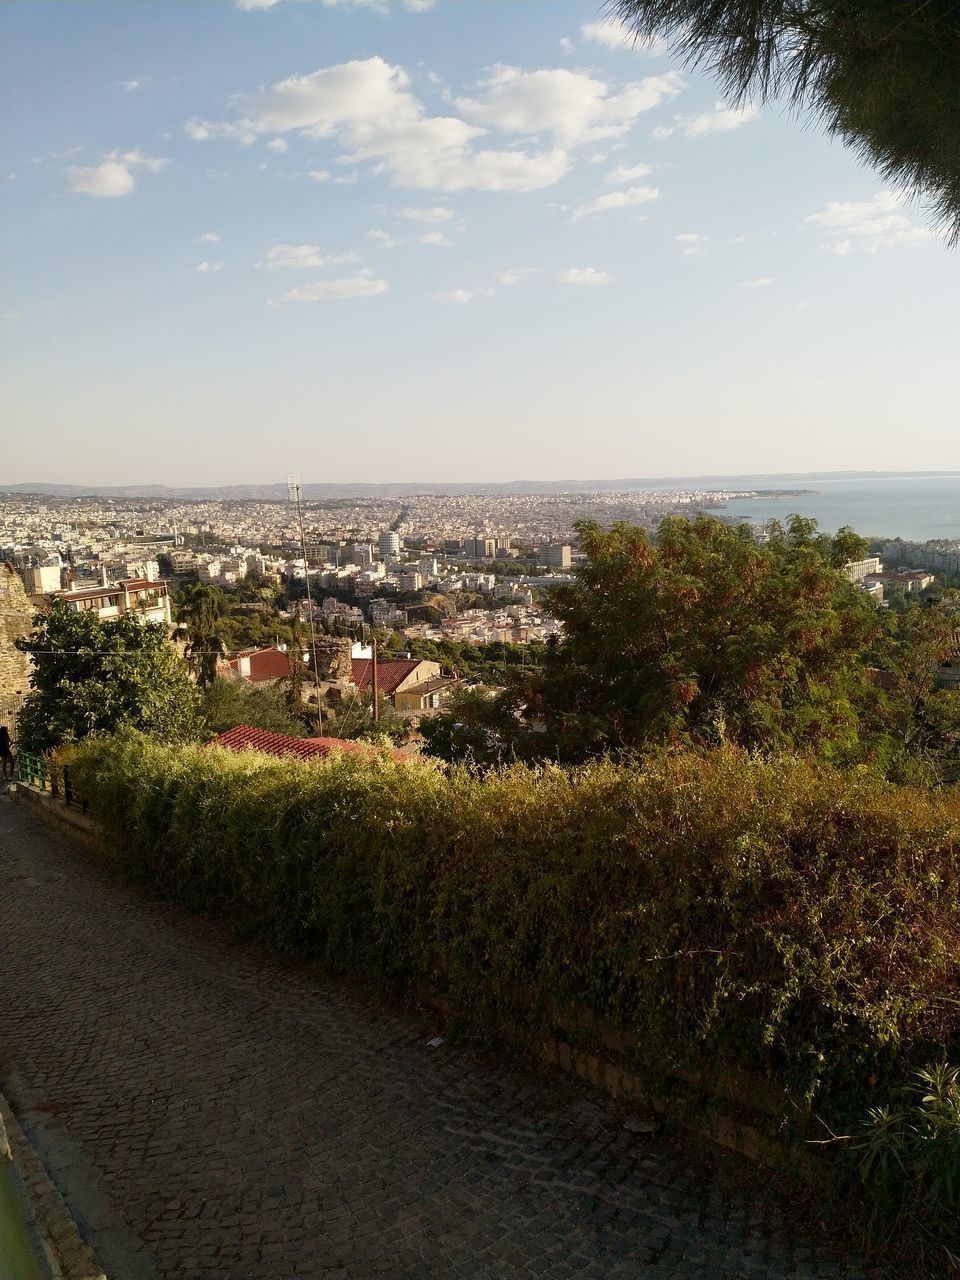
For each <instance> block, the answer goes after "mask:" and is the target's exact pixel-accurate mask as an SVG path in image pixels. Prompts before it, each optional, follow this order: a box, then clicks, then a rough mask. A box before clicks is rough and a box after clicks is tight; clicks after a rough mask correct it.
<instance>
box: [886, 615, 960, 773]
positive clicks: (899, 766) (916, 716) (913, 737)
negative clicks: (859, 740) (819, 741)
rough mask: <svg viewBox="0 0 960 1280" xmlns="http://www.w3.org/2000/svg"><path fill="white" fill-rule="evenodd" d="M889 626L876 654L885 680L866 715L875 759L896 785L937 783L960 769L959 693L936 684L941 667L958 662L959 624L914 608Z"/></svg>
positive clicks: (894, 618)
mask: <svg viewBox="0 0 960 1280" xmlns="http://www.w3.org/2000/svg"><path fill="white" fill-rule="evenodd" d="M886 620H887V623H888V631H887V634H886V635H884V636H882V637H881V638H880V639H879V640H878V641H877V643H876V644H875V645H874V647H873V650H872V657H873V659H874V661H875V662H876V663H877V664H878V667H879V669H880V673H881V674H882V678H881V679H878V680H877V687H876V688H875V689H874V690H873V691H872V697H871V698H870V701H869V704H868V706H867V707H866V708H865V713H864V723H865V726H866V729H867V731H868V732H870V733H871V734H872V741H871V749H872V753H873V754H874V756H875V757H876V758H877V759H878V760H880V761H881V762H882V763H883V766H884V768H885V770H886V772H887V773H888V774H889V775H891V776H893V777H894V778H895V779H896V780H897V781H903V782H912V781H930V780H931V779H932V780H934V781H937V780H939V778H940V777H942V775H943V774H944V773H945V772H946V771H948V770H949V771H955V770H956V768H957V765H958V763H960V691H958V690H956V689H942V688H939V687H938V685H937V679H936V672H937V668H938V667H940V666H941V665H942V664H944V663H947V662H955V661H956V654H957V619H956V617H954V616H953V615H952V614H951V613H950V612H949V611H948V610H946V609H941V608H938V607H936V606H929V605H927V606H918V605H910V606H908V607H906V609H905V612H903V613H901V614H900V615H896V614H888V615H887V618H886Z"/></svg>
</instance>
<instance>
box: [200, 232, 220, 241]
mask: <svg viewBox="0 0 960 1280" xmlns="http://www.w3.org/2000/svg"><path fill="white" fill-rule="evenodd" d="M197 240H199V241H200V243H201V244H219V243H220V236H219V235H218V234H217V232H216V231H205V232H204V233H203V235H202V236H197Z"/></svg>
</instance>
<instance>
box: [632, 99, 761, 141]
mask: <svg viewBox="0 0 960 1280" xmlns="http://www.w3.org/2000/svg"><path fill="white" fill-rule="evenodd" d="M757 113H758V108H757V107H755V106H754V105H753V104H752V103H747V104H746V105H744V106H742V107H728V106H726V105H725V104H724V103H722V102H718V103H717V105H716V106H715V107H714V109H713V110H712V111H703V112H701V114H700V115H697V116H676V117H675V122H674V124H673V125H670V126H665V125H661V126H660V127H659V128H657V129H654V130H653V132H652V134H651V135H650V136H651V137H653V138H669V137H671V136H672V135H673V134H674V133H680V134H682V135H683V136H684V137H685V138H702V137H703V136H704V135H705V134H708V133H729V132H730V130H731V129H739V128H740V126H741V125H744V124H747V123H748V121H750V120H752V119H753V118H754V116H756V115H757Z"/></svg>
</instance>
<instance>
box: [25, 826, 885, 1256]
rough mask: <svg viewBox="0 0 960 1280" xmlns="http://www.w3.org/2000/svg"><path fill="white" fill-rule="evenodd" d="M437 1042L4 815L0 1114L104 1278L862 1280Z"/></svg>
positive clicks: (570, 1110)
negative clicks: (15, 1129) (40, 1164)
mask: <svg viewBox="0 0 960 1280" xmlns="http://www.w3.org/2000/svg"><path fill="white" fill-rule="evenodd" d="M429 1037H430V1029H429V1028H425V1027H424V1025H423V1024H422V1022H420V1021H418V1020H417V1019H416V1018H414V1017H409V1016H407V1015H406V1014H404V1015H398V1014H396V1013H390V1012H387V1013H385V1012H384V1011H383V1009H381V1008H379V1007H378V1006H376V1005H375V1004H374V1003H372V1002H370V1001H369V1000H368V999H366V998H365V997H364V996H363V995H362V994H360V993H358V991H357V989H356V988H355V987H354V986H353V985H352V984H350V983H344V982H339V981H335V980H331V979H325V978H323V977H322V976H321V977H318V976H317V975H316V974H315V973H312V972H307V971H305V970H302V969H301V970H296V971H291V970H289V969H285V968H283V967H281V966H280V965H278V964H277V963H275V962H274V961H272V960H271V959H269V958H268V957H266V956H265V955H264V954H263V953H262V952H261V951H260V950H259V949H257V948H254V947H244V946H238V945H235V944H234V943H233V942H232V941H231V939H230V938H229V935H228V934H227V932H226V931H225V930H223V929H222V928H220V927H219V926H214V925H211V924H209V923H206V922H203V921H200V920H197V919H195V918H192V917H188V916H185V915H183V914H182V913H181V912H179V911H178V910H176V909H174V908H170V907H166V906H163V905H160V904H157V903H155V902H152V901H149V900H147V899H144V898H143V897H141V896H140V895H139V894H138V893H137V892H136V891H134V890H133V889H131V888H130V887H129V886H127V885H125V884H124V883H122V882H121V881H120V880H119V879H117V878H116V877H115V876H114V875H113V874H112V873H110V872H108V871H106V870H104V869H102V868H100V867H98V865H97V863H96V862H95V861H94V859H93V858H92V857H91V856H90V855H89V854H87V853H86V852H85V851H84V850H83V849H82V847H80V846H78V845H76V844H74V843H73V842H72V840H71V839H70V838H69V837H68V836H66V835H60V834H59V833H56V832H54V831H52V830H50V829H49V828H47V827H46V826H45V825H43V824H42V823H41V821H40V819H38V818H35V817H34V816H33V815H31V814H29V813H27V812H25V811H23V810H21V809H20V808H19V807H18V806H17V805H15V804H13V803H9V802H8V803H3V804H0V1089H3V1091H4V1092H6V1093H7V1095H8V1097H9V1098H10V1100H11V1101H12V1103H13V1105H14V1106H15V1108H16V1109H17V1111H18V1112H19V1115H20V1118H21V1122H22V1123H23V1125H24V1128H25V1129H26V1130H27V1132H28V1134H29V1136H30V1137H31V1139H32V1140H33V1142H34V1144H35V1146H36V1147H37V1149H38V1151H39V1153H40V1155H41V1156H42V1157H43V1158H44V1161H45V1163H46V1164H47V1166H48V1168H49V1169H50V1171H51V1173H52V1176H53V1177H54V1179H55V1181H56V1182H57V1183H58V1185H59V1186H60V1189H61V1191H62V1192H63V1193H64V1195H65V1197H66V1199H67V1201H68V1203H69V1204H70V1205H71V1207H72V1208H73V1210H74V1213H75V1215H76V1217H77V1219H78V1221H79V1222H80V1225H81V1229H82V1231H83V1232H84V1234H85V1235H86V1237H87V1238H88V1240H89V1242H90V1243H91V1244H92V1245H93V1246H94V1248H95V1249H96V1250H97V1251H98V1253H99V1256H100V1260H101V1262H102V1264H103V1265H104V1267H105V1269H106V1270H107V1273H108V1276H109V1277H110V1280H172V1277H178V1278H181V1277H182V1278H184V1280H208V1278H209V1280H213V1278H214V1277H217V1278H220V1277H227V1278H229V1280H246V1278H248V1277H256V1278H257V1280H287V1277H303V1276H306V1277H317V1278H318V1280H319V1278H321V1277H322V1278H324V1280H334V1278H335V1277H336V1278H343V1280H347V1278H348V1277H349V1278H350V1280H353V1278H356V1280H367V1277H374V1276H386V1277H407V1278H413V1280H446V1278H447V1277H451V1278H452V1277H464V1278H469V1280H493V1278H494V1277H496V1278H497V1280H499V1278H501V1277H503V1278H508V1277H514V1276H549V1277H556V1280H560V1278H561V1277H577V1278H581V1277H584V1278H586V1277H602V1278H603V1280H607V1278H608V1277H637V1278H638V1280H639V1278H641V1277H642V1280H724V1278H725V1277H729V1278H731V1280H732V1278H733V1277H745V1278H747V1277H749V1278H751V1280H753V1278H758V1277H769V1278H771V1280H773V1278H776V1280H781V1278H784V1277H791V1280H802V1278H807V1280H827V1277H841V1276H842V1277H846V1278H847V1280H853V1278H854V1277H855V1276H860V1275H861V1274H862V1273H861V1272H859V1271H857V1270H855V1269H854V1268H853V1267H852V1266H850V1265H848V1264H844V1263H843V1262H842V1261H840V1260H838V1258H837V1257H836V1256H835V1255H833V1254H831V1253H830V1250H829V1248H828V1247H827V1246H826V1245H825V1244H823V1243H822V1242H821V1241H820V1240H818V1239H817V1238H816V1237H814V1238H813V1239H798V1238H797V1236H796V1234H795V1233H794V1232H793V1231H792V1230H791V1229H790V1228H789V1227H788V1226H787V1225H786V1222H785V1220H784V1219H782V1218H781V1217H780V1216H779V1214H778V1213H777V1211H776V1210H775V1209H771V1208H769V1207H761V1205H762V1202H763V1201H764V1200H765V1197H762V1196H760V1195H759V1193H758V1191H757V1188H758V1186H760V1185H761V1184H762V1179H756V1178H754V1177H753V1176H752V1175H749V1174H745V1173H744V1170H743V1168H742V1167H741V1166H740V1164H739V1162H738V1161H735V1160H734V1159H732V1158H730V1159H726V1158H723V1159H719V1160H716V1161H714V1160H710V1161H707V1162H705V1161H704V1159H703V1158H702V1157H696V1156H693V1155H691V1154H690V1153H689V1152H685V1150H684V1148H682V1147H679V1146H677V1145H675V1144H673V1143H672V1142H671V1141H669V1140H668V1139H666V1138H664V1137H662V1136H654V1135H649V1134H648V1135H643V1134H639V1133H634V1132H632V1131H631V1130H630V1129H628V1128H626V1127H624V1123H623V1115H622V1114H620V1113H619V1112H618V1111H617V1109H616V1108H615V1107H614V1106H613V1105H612V1104H608V1103H607V1102H606V1101H605V1100H604V1099H602V1098H597V1097H595V1096H593V1095H592V1094H591V1093H590V1092H589V1091H587V1090H585V1089H581V1088H579V1087H577V1086H575V1085H567V1084H564V1083H559V1084H558V1083H551V1082H550V1081H545V1080H541V1079H538V1078H535V1077H531V1076H528V1075H526V1074H524V1073H523V1072H521V1071H517V1070H514V1069H511V1068H503V1067H497V1066H491V1065H490V1064H489V1063H488V1062H487V1061H486V1060H485V1059H482V1058H480V1057H478V1056H477V1055H474V1054H472V1053H469V1052H466V1051H459V1050H456V1049H452V1048H450V1047H449V1046H448V1045H442V1046H440V1047H438V1048H431V1047H430V1046H429V1044H428V1043H427V1041H428V1039H429ZM0 1270H2V1268H0Z"/></svg>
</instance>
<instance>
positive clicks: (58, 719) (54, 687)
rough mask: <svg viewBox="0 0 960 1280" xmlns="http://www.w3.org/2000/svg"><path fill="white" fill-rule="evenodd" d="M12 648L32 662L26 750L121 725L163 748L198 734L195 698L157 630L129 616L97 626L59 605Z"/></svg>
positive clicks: (92, 616) (93, 618) (23, 733)
mask: <svg viewBox="0 0 960 1280" xmlns="http://www.w3.org/2000/svg"><path fill="white" fill-rule="evenodd" d="M17 647H18V648H19V649H21V650H22V651H23V652H24V653H29V654H30V656H31V657H32V658H33V673H32V674H31V677H30V685H31V692H30V693H29V694H28V695H27V697H26V699H25V701H24V704H23V709H22V711H21V713H20V720H19V727H20V738H21V741H22V742H23V744H24V746H25V747H27V748H28V749H29V750H31V751H49V750H50V749H52V748H54V747H58V746H61V745H62V744H65V743H69V742H77V741H79V740H80V739H81V738H85V737H87V735H88V734H91V733H112V732H114V731H115V730H116V729H119V728H122V727H124V726H131V727H133V728H136V729H142V730H143V731H144V732H145V733H149V734H152V735H153V736H154V737H156V738H158V739H159V740H160V741H162V742H182V741H187V740H190V739H192V738H194V737H195V736H196V735H197V733H198V731H199V720H198V710H199V696H198V694H197V691H196V689H195V688H194V687H193V685H192V684H191V682H190V677H189V674H188V671H187V668H186V665H185V664H184V663H183V661H182V660H181V659H180V658H179V657H178V656H177V654H176V653H175V652H174V651H173V649H172V648H171V647H170V645H169V644H168V643H167V634H166V628H165V627H164V626H163V625H162V624H160V623H154V622H148V623H141V622H138V621H137V619H136V617H134V616H133V615H132V614H129V613H128V614H124V615H122V616H121V617H119V618H115V619H109V620H107V621H101V619H100V618H99V617H98V616H97V615H96V613H94V612H93V611H92V610H90V611H84V612H81V613H72V612H71V611H70V610H69V609H68V607H67V606H66V605H65V604H64V603H63V602H61V601H57V602H54V604H53V606H52V607H51V609H50V612H49V613H46V614H38V615H37V617H36V618H35V619H34V631H33V633H32V635H30V636H26V637H24V638H23V639H21V640H18V641H17Z"/></svg>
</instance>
